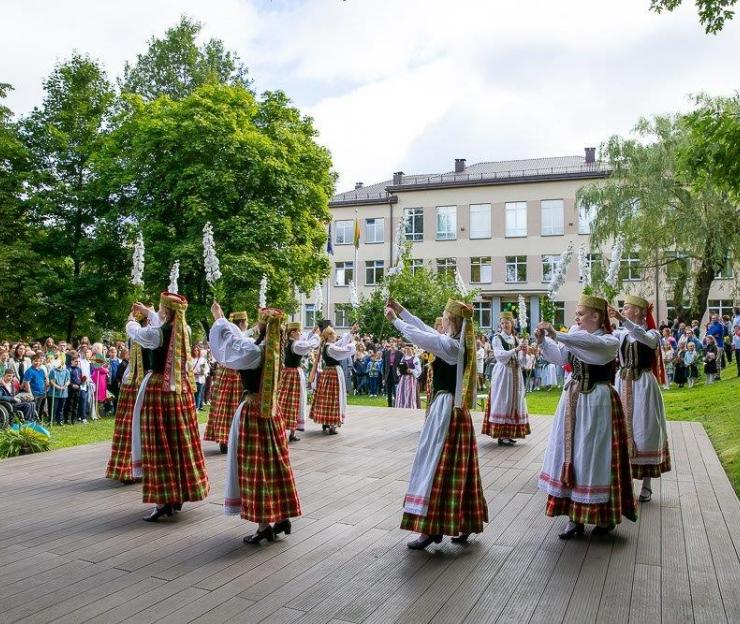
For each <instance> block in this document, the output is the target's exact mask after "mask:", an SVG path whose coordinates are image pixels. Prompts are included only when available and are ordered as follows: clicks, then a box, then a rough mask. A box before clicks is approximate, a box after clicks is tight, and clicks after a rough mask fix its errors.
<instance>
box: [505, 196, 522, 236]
mask: <svg viewBox="0 0 740 624" xmlns="http://www.w3.org/2000/svg"><path fill="white" fill-rule="evenodd" d="M526 235H527V202H506V236H526Z"/></svg>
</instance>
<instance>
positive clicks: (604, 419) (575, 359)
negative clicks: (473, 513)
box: [535, 295, 637, 539]
mask: <svg viewBox="0 0 740 624" xmlns="http://www.w3.org/2000/svg"><path fill="white" fill-rule="evenodd" d="M535 337H536V338H537V342H538V343H539V344H540V345H542V353H543V355H544V357H545V358H546V359H547V360H548V361H550V362H553V363H555V364H558V365H559V366H562V365H563V364H564V363H565V362H570V363H571V364H572V365H573V375H572V377H571V379H570V382H569V384H568V386H567V387H566V388H565V389H564V390H563V394H562V395H561V397H560V402H559V403H558V409H557V412H556V413H555V420H554V422H553V425H552V430H551V431H550V441H549V442H548V445H547V450H546V452H545V461H544V464H543V466H542V472H541V473H540V478H539V488H540V489H541V490H542V491H544V492H545V493H546V494H547V495H548V498H547V508H546V514H547V515H548V516H551V517H554V516H568V517H569V522H568V525H567V527H566V529H565V531H564V532H562V533H561V534H560V539H570V538H572V537H573V536H575V535H583V532H584V525H586V524H595V525H596V527H595V528H594V530H593V532H592V533H593V535H604V534H606V533H608V532H609V531H611V530H613V529H614V528H615V527H616V525H617V524H619V523H620V522H621V521H622V516H624V517H626V518H628V519H629V520H632V521H633V522H634V521H636V520H637V508H636V503H635V498H634V496H633V494H632V475H631V473H630V464H629V453H628V451H627V433H626V430H625V423H624V415H623V413H622V404H621V403H620V401H619V395H618V394H617V391H616V390H615V389H614V386H613V385H612V380H613V379H614V360H615V358H616V357H617V351H618V350H619V338H617V337H616V336H613V335H612V334H611V324H610V323H609V317H608V314H607V309H606V301H605V300H604V299H601V298H600V297H591V296H588V295H582V296H581V298H580V300H579V302H578V306H577V307H576V318H575V325H574V326H573V327H571V328H570V331H569V332H567V333H564V332H558V331H555V330H554V329H553V327H552V325H550V324H549V323H544V322H543V323H540V324H539V325H537V330H536V331H535Z"/></svg>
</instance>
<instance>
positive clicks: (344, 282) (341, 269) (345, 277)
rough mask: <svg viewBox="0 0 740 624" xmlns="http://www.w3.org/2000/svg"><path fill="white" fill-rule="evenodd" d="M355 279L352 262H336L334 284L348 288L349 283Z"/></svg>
mask: <svg viewBox="0 0 740 624" xmlns="http://www.w3.org/2000/svg"><path fill="white" fill-rule="evenodd" d="M354 279H355V263H354V262H337V263H336V269H335V280H334V283H335V284H336V285H337V286H349V283H350V282H351V281H352V280H354Z"/></svg>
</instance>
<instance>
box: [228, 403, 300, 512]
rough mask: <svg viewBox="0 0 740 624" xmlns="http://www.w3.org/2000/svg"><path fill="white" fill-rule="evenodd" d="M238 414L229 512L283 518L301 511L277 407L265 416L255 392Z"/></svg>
mask: <svg viewBox="0 0 740 624" xmlns="http://www.w3.org/2000/svg"><path fill="white" fill-rule="evenodd" d="M250 398H251V399H252V400H251V401H250V402H249V403H247V402H246V401H245V402H243V403H242V404H241V405H240V406H239V408H238V409H237V411H236V413H235V414H234V418H233V422H232V425H231V437H230V440H229V455H228V457H227V465H228V470H227V478H226V499H225V501H224V512H225V513H226V514H227V515H236V514H240V515H241V517H242V518H244V519H245V520H250V521H252V522H265V523H267V522H278V521H280V520H285V519H287V518H295V517H297V516H300V515H301V503H300V501H299V500H298V490H297V489H296V485H295V479H294V477H293V469H292V468H291V466H290V455H289V453H288V441H287V439H286V437H285V426H284V424H283V419H282V417H281V416H280V410H279V409H277V410H276V413H275V415H274V416H273V417H272V418H262V417H261V416H260V411H259V401H258V400H256V397H254V396H252V397H250Z"/></svg>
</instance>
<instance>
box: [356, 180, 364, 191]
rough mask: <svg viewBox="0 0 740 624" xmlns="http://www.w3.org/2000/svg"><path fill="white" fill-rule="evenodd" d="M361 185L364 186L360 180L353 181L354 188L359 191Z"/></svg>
mask: <svg viewBox="0 0 740 624" xmlns="http://www.w3.org/2000/svg"><path fill="white" fill-rule="evenodd" d="M363 186H365V185H364V184H363V183H362V182H355V190H356V191H359V190H360V189H361V188H362V187H363Z"/></svg>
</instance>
